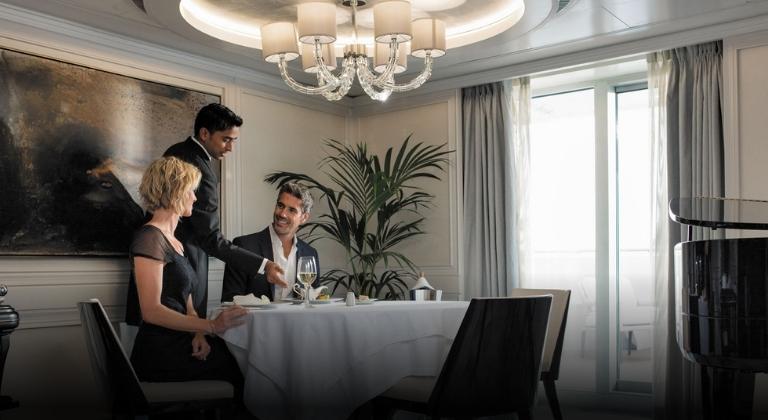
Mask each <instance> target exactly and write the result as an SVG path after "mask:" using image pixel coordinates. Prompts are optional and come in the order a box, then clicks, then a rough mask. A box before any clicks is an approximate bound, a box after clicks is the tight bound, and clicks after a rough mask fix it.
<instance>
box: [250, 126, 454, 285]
mask: <svg viewBox="0 0 768 420" xmlns="http://www.w3.org/2000/svg"><path fill="white" fill-rule="evenodd" d="M446 147H447V145H446V144H441V145H428V144H424V143H423V142H415V143H412V142H411V136H408V137H407V138H406V139H405V140H404V141H403V143H402V145H401V146H400V148H399V149H398V150H397V151H395V150H394V148H392V147H390V148H389V149H387V151H386V153H385V154H384V157H383V159H382V158H380V157H379V156H377V155H375V154H372V153H370V152H369V151H368V147H367V146H366V145H365V143H358V144H356V145H347V144H343V143H341V142H339V141H337V140H327V141H326V142H325V151H326V157H325V158H323V159H322V160H321V161H320V168H321V170H322V171H323V173H324V174H325V175H327V176H328V179H330V183H332V184H333V185H330V184H329V185H324V184H322V183H320V182H318V181H317V180H315V179H314V178H312V177H310V176H308V175H305V174H299V173H293V172H284V171H281V172H273V173H270V174H269V175H267V176H266V178H265V179H264V180H265V181H266V182H268V183H270V184H278V186H280V185H282V184H284V183H286V182H291V181H292V182H301V183H303V184H304V185H306V186H307V187H309V188H310V189H312V190H315V191H316V192H319V195H315V196H316V197H319V199H320V200H324V201H325V202H326V204H327V207H328V211H327V213H324V214H321V215H320V216H318V217H315V218H314V220H315V221H312V222H309V223H307V224H305V225H304V226H303V227H302V228H303V229H306V230H308V234H307V240H308V241H309V242H313V241H315V240H318V239H330V240H332V241H334V242H336V243H338V244H339V245H341V246H342V247H343V249H344V251H345V252H346V255H347V261H348V262H349V265H348V269H334V270H330V271H328V272H325V273H323V274H322V276H321V277H320V284H325V285H328V286H330V287H331V290H332V291H334V292H335V291H336V289H338V288H339V287H342V288H344V289H346V290H349V291H353V292H355V293H357V294H358V295H359V294H364V295H368V296H370V297H379V298H386V299H400V298H403V297H404V296H405V293H406V292H407V290H408V286H407V283H406V281H407V280H411V279H414V278H415V277H416V276H415V272H416V271H417V270H416V267H415V265H414V263H413V261H411V260H410V259H409V258H408V257H407V256H405V255H403V254H402V253H400V252H398V251H397V246H398V245H400V244H402V243H403V242H405V241H409V240H412V239H413V238H414V237H416V236H420V235H424V234H425V232H424V230H423V228H422V227H423V223H424V217H423V216H422V215H421V214H420V213H419V211H420V210H422V209H424V208H426V207H427V206H429V205H430V204H431V202H432V199H433V196H432V195H430V194H428V193H427V192H425V191H424V189H423V188H421V187H419V186H417V185H415V182H414V181H416V180H419V179H425V178H427V179H429V178H431V179H436V180H439V179H440V178H439V177H438V176H437V175H436V173H439V172H441V171H445V167H446V165H447V164H448V154H449V153H451V151H449V150H447V149H446Z"/></svg>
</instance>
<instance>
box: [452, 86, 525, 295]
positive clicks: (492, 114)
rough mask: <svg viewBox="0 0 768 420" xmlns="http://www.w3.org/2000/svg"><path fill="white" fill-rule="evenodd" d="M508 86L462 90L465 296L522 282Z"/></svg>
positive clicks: (494, 292)
mask: <svg viewBox="0 0 768 420" xmlns="http://www.w3.org/2000/svg"><path fill="white" fill-rule="evenodd" d="M508 88H509V85H508V84H505V83H503V82H497V83H491V84H486V85H481V86H474V87H469V88H465V89H463V90H462V122H463V129H462V159H463V174H464V179H463V187H464V240H463V255H464V264H463V266H464V270H463V278H464V286H465V287H464V289H465V297H466V298H471V297H476V296H507V295H508V294H509V291H510V289H512V288H514V287H517V286H518V284H519V275H518V271H517V267H518V253H517V245H516V243H515V241H514V232H515V230H516V226H515V223H516V219H515V209H514V206H513V200H512V197H513V190H514V182H513V174H514V155H513V152H512V147H511V145H512V139H511V137H512V135H513V133H512V129H513V127H512V123H513V122H512V121H511V119H512V118H511V114H510V104H509V92H508Z"/></svg>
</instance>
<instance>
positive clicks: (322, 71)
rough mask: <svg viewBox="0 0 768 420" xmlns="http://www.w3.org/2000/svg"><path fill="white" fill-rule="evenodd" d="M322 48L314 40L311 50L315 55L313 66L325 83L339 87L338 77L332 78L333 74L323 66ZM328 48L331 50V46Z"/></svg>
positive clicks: (316, 40)
mask: <svg viewBox="0 0 768 420" xmlns="http://www.w3.org/2000/svg"><path fill="white" fill-rule="evenodd" d="M322 48H323V46H322V44H320V41H319V40H318V39H315V44H314V48H313V49H312V50H313V53H314V55H315V66H317V73H318V74H319V75H321V76H322V77H323V80H325V81H326V83H332V84H334V85H336V86H339V85H340V84H341V80H339V79H340V78H339V77H336V76H334V75H333V73H331V71H330V70H329V69H328V67H327V66H326V65H325V59H324V58H323V50H322ZM330 48H333V46H330ZM344 74H345V73H344V72H342V73H341V75H342V76H343V75H344Z"/></svg>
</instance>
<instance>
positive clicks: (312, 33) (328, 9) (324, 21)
mask: <svg viewBox="0 0 768 420" xmlns="http://www.w3.org/2000/svg"><path fill="white" fill-rule="evenodd" d="M297 15H298V18H299V41H301V42H303V43H305V44H313V43H314V42H315V40H317V42H319V43H321V44H330V43H332V42H333V41H336V5H335V4H333V3H320V2H311V3H299V5H298V6H297Z"/></svg>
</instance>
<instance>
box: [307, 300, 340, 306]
mask: <svg viewBox="0 0 768 420" xmlns="http://www.w3.org/2000/svg"><path fill="white" fill-rule="evenodd" d="M339 301H341V299H322V300H310V301H309V303H311V304H313V305H325V304H327V303H333V302H339Z"/></svg>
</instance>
